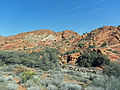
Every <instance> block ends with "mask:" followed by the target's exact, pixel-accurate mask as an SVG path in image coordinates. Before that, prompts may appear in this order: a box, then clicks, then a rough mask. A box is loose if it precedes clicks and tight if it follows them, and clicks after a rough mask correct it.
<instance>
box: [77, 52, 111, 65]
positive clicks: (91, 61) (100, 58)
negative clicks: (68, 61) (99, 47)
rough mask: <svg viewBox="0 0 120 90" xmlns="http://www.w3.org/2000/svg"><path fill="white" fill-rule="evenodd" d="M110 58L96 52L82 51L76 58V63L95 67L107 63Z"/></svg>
mask: <svg viewBox="0 0 120 90" xmlns="http://www.w3.org/2000/svg"><path fill="white" fill-rule="evenodd" d="M109 62H110V60H109V59H108V58H107V57H106V56H105V55H103V54H97V53H96V52H91V53H83V54H82V55H81V56H80V57H79V58H78V61H77V63H78V65H79V66H80V67H97V66H104V65H108V64H109Z"/></svg>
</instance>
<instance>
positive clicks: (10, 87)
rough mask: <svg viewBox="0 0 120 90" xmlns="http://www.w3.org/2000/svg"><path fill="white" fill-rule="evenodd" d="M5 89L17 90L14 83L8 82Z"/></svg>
mask: <svg viewBox="0 0 120 90" xmlns="http://www.w3.org/2000/svg"><path fill="white" fill-rule="evenodd" d="M6 88H7V90H17V89H18V86H17V84H16V83H14V82H9V83H7V86H6Z"/></svg>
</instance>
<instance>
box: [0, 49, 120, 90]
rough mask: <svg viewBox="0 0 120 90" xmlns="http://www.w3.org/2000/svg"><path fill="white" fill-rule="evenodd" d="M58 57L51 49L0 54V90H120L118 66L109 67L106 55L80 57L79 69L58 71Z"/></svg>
mask: <svg viewBox="0 0 120 90" xmlns="http://www.w3.org/2000/svg"><path fill="white" fill-rule="evenodd" d="M58 54H59V52H58V51H57V50H55V49H50V48H47V49H46V50H44V51H42V52H32V53H30V54H26V53H23V52H9V51H0V64H1V67H0V90H2V89H3V90H17V89H18V88H19V87H20V86H22V87H24V88H25V89H26V90H82V89H85V90H119V89H120V75H119V72H120V64H119V63H110V61H109V59H108V58H107V57H106V56H105V55H103V54H98V53H96V52H91V53H83V54H82V55H81V56H80V57H79V58H78V61H77V64H78V66H74V67H75V69H70V68H68V67H71V66H70V65H66V64H64V65H63V67H60V65H59V63H58V57H57V55H58ZM97 66H98V67H100V66H104V69H103V70H98V69H96V68H95V67H97ZM86 67H87V68H86ZM71 68H72V67H71Z"/></svg>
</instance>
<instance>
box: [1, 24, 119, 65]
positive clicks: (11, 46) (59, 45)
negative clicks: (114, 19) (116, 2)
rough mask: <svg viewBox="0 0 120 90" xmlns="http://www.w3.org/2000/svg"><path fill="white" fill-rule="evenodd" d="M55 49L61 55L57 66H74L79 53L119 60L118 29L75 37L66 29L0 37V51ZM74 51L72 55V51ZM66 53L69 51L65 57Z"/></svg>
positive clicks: (43, 30) (105, 27) (109, 28)
mask: <svg viewBox="0 0 120 90" xmlns="http://www.w3.org/2000/svg"><path fill="white" fill-rule="evenodd" d="M47 47H50V48H56V49H57V50H58V51H59V52H61V53H62V55H60V56H59V59H60V63H65V64H67V63H68V64H72V65H75V62H76V60H77V58H78V57H79V56H80V55H81V54H82V53H83V52H92V51H95V52H97V53H103V54H105V55H107V56H108V57H109V58H110V59H111V60H112V61H118V59H119V58H120V54H119V53H120V26H118V27H114V26H104V27H100V28H98V29H95V30H93V31H91V32H90V33H86V34H84V35H81V36H80V35H79V34H77V33H76V32H74V31H71V30H66V31H62V32H54V31H51V30H49V29H42V30H37V31H31V32H26V33H20V34H17V35H14V36H9V37H2V36H0V50H15V51H24V52H27V53H31V52H33V51H35V52H39V51H42V50H44V49H45V48H47ZM73 51H74V52H73ZM66 52H71V53H68V54H65V53H66Z"/></svg>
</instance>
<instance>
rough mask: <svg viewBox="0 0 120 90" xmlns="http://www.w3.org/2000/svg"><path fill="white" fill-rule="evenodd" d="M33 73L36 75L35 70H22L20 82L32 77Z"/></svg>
mask: <svg viewBox="0 0 120 90" xmlns="http://www.w3.org/2000/svg"><path fill="white" fill-rule="evenodd" d="M34 75H36V73H35V72H30V71H29V70H28V71H24V72H23V73H22V75H21V82H22V83H25V82H26V81H27V80H30V79H32V78H33V76H34Z"/></svg>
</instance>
